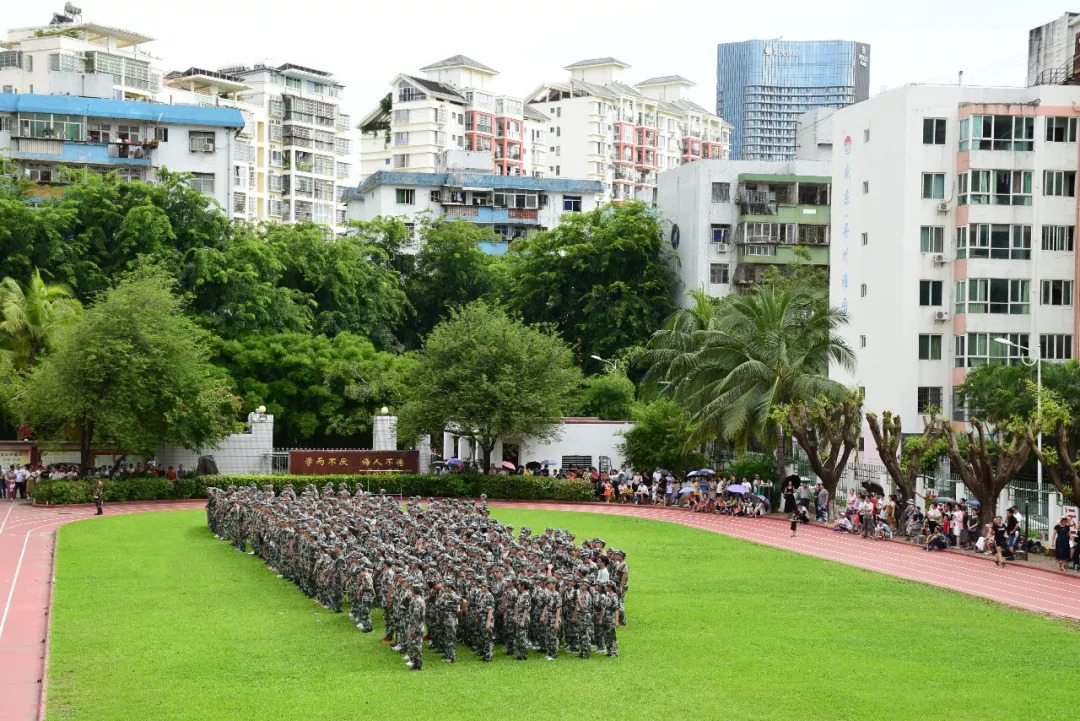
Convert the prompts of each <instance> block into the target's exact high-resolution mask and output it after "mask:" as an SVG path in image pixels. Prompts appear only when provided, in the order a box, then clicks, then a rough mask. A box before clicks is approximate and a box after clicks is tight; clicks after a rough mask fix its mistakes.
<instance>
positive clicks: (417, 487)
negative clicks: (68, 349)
mask: <svg viewBox="0 0 1080 721" xmlns="http://www.w3.org/2000/svg"><path fill="white" fill-rule="evenodd" d="M95 483H96V481H91V480H67V479H48V480H44V481H38V482H37V483H36V484H35V485H34V488H33V495H34V502H35V503H43V504H52V505H63V504H68V503H92V502H93V489H94V484H95ZM289 483H291V484H292V486H293V488H294V489H296V492H297V493H299V492H300V491H302V490H303V489H304V488H305V487H306V486H307V485H308V484H309V483H311V484H314V485H315V486H316V487H317V488H319V489H320V490H321V489H322V487H323V486H325V485H326V484H327V483H333V484H334V487H335V488H336V487H337V486H338V484H339V483H344V484H345V485H346V487H348V489H349V492H350V493H353V492H355V491H356V487H357V484H360V485H362V486H363V487H364V488H365V489H367V490H370V491H378V490H379V489H380V488H385V489H386V492H387V493H392V494H395V495H397V494H401V495H404V496H406V497H408V496H425V497H427V496H441V497H448V496H456V497H462V496H463V497H469V498H478V497H479V496H480V495H481V494H486V495H487V497H488V498H491V499H496V498H501V499H507V500H528V501H589V500H592V499H593V486H592V484H590V483H587V482H585V481H582V480H578V479H570V478H549V477H546V476H498V475H491V476H476V475H464V474H447V475H441V476H435V475H423V474H421V475H412V474H394V475H364V476H289V475H274V476H240V475H237V476H230V475H220V476H199V477H193V478H180V479H177V480H175V481H169V480H167V479H165V478H108V479H105V491H104V498H105V502H106V503H109V502H115V501H151V500H166V499H183V498H206V489H207V487H208V486H209V487H215V486H216V487H217V488H227V487H228V486H230V485H231V486H259V487H262V486H264V485H267V484H270V485H273V486H274V490H275V491H276V492H278V493H280V492H281V491H282V489H283V488H285V486H286V484H289Z"/></svg>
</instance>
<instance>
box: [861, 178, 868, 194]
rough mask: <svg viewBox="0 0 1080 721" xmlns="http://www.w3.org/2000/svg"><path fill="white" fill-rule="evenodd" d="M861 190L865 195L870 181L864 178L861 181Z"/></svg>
mask: <svg viewBox="0 0 1080 721" xmlns="http://www.w3.org/2000/svg"><path fill="white" fill-rule="evenodd" d="M862 192H863V195H866V194H867V193H869V192H870V181H869V180H864V181H863V182H862Z"/></svg>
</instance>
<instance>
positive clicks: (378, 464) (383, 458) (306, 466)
mask: <svg viewBox="0 0 1080 721" xmlns="http://www.w3.org/2000/svg"><path fill="white" fill-rule="evenodd" d="M289 472H290V473H292V474H294V475H312V476H325V475H336V474H355V473H419V472H420V451H333V450H330V451H289Z"/></svg>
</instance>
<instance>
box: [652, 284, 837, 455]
mask: <svg viewBox="0 0 1080 721" xmlns="http://www.w3.org/2000/svg"><path fill="white" fill-rule="evenodd" d="M685 317H686V320H685V330H683V329H679V328H676V329H675V331H674V332H672V333H669V334H666V335H659V336H658V337H657V338H655V339H654V340H653V342H652V343H651V344H650V350H649V353H648V354H647V355H646V357H645V359H644V362H645V363H647V364H650V365H652V364H659V365H660V369H659V370H657V371H655V372H653V371H652V370H651V369H650V376H649V381H650V382H651V383H654V384H657V385H659V384H662V383H666V384H668V385H667V386H666V389H667V391H668V392H670V393H672V395H673V397H674V398H675V400H676V402H678V403H679V404H680V405H681V406H682V407H683V408H685V409H687V410H688V411H689V412H690V413H691V421H692V423H693V424H694V427H695V436H696V438H698V439H699V440H704V439H707V438H713V437H721V436H722V437H724V438H727V439H729V440H733V441H735V442H736V443H738V444H744V443H745V442H746V441H747V439H749V438H750V437H752V436H756V437H757V438H759V439H760V440H761V441H762V442H763V443H764V444H769V443H770V441H771V442H772V443H775V449H776V454H777V459H776V461H777V467H778V468H779V469H781V470H780V472H781V473H784V470H783V469H784V468H786V465H787V458H786V443H787V441H786V436H785V434H784V429H783V426H782V424H779V423H776V422H775V421H774V420H772V419H771V413H772V410H773V409H774V408H775V407H777V406H783V405H790V404H793V403H798V402H810V401H812V400H813V399H816V398H818V397H819V396H822V395H824V396H826V397H828V398H832V399H834V400H839V399H840V398H842V397H843V395H844V393H845V389H844V388H843V386H841V385H840V384H838V383H836V382H835V381H832V380H830V379H829V378H828V369H829V364H830V362H832V363H837V364H839V365H841V366H844V367H845V368H851V367H853V366H854V362H855V356H854V353H853V352H852V350H851V349H850V348H849V347H848V345H847V343H846V342H845V341H844V340H843V338H841V337H840V336H839V335H838V334H837V333H836V332H835V331H836V329H837V328H838V327H839V326H840V325H841V324H843V323H845V322H847V321H846V317H845V316H844V315H843V313H841V312H840V311H839V310H837V309H833V308H830V309H828V310H826V311H819V310H816V309H815V307H814V305H813V303H812V298H811V297H810V296H808V295H807V294H806V293H804V292H802V291H800V290H788V289H774V288H770V287H768V286H764V285H762V286H758V287H757V288H756V289H755V291H754V292H752V293H749V294H746V295H732V296H728V297H727V298H726V299H725V301H724V302H723V304H722V307H721V308H720V309H719V310H717V311H712V310H710V309H709V308H708V306H704V307H702V308H696V309H695V312H694V315H693V316H691V315H686V316H685ZM674 325H676V326H677V325H678V322H677V321H676V322H675V323H674Z"/></svg>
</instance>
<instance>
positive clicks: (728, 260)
mask: <svg viewBox="0 0 1080 721" xmlns="http://www.w3.org/2000/svg"><path fill="white" fill-rule="evenodd" d="M829 165H830V164H829V163H828V162H825V161H814V160H792V161H765V160H703V161H700V162H695V163H688V164H686V165H683V166H681V167H678V168H675V169H674V170H669V171H667V172H664V173H661V174H660V178H659V186H658V189H657V208H658V209H659V211H660V215H661V217H662V218H663V221H664V223H665V225H666V227H667V234H668V238H670V240H671V244H672V245H673V246H674V248H675V252H676V254H677V255H678V258H679V262H678V265H677V266H676V269H675V270H676V274H677V276H678V285H677V288H676V295H677V296H678V299H679V303H680V305H683V306H689V305H690V304H691V303H692V300H691V299H690V298H689V297H688V296H687V291H690V290H694V289H697V288H703V289H704V290H705V291H706V292H707V293H708V294H709V295H713V296H717V297H721V296H725V295H727V294H729V293H731V292H734V291H735V290H737V288H738V286H740V285H751V284H753V283H757V282H760V281H761V279H762V274H763V273H764V272H765V270H766V269H767V268H769V267H770V266H778V265H787V264H790V263H793V262H795V261H796V256H795V247H796V246H802V247H803V248H805V249H806V250H807V251H808V252H809V253H810V262H811V263H812V264H814V265H818V266H822V267H824V268H826V269H827V268H828V265H829V240H830V233H829V217H830V208H829V200H830V198H829V188H830V185H831V183H832V177H831V176H830V173H829Z"/></svg>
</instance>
